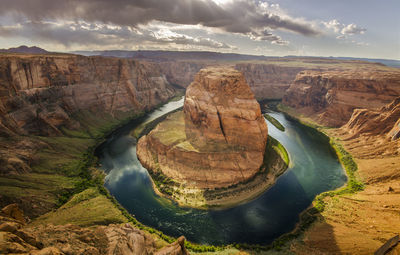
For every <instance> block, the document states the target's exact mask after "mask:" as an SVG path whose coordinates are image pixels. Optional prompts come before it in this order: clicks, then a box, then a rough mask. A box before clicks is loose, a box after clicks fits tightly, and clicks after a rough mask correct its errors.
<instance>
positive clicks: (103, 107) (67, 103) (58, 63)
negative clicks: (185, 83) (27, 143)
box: [0, 54, 174, 136]
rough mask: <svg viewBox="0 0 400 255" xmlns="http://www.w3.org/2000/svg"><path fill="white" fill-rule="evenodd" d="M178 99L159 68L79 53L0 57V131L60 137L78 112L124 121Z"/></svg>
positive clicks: (74, 125) (72, 124) (74, 123)
mask: <svg viewBox="0 0 400 255" xmlns="http://www.w3.org/2000/svg"><path fill="white" fill-rule="evenodd" d="M173 95H174V89H173V88H172V87H171V86H170V85H169V83H168V81H167V80H166V78H165V76H164V75H163V74H162V72H161V69H160V67H159V66H158V65H157V64H154V63H147V62H139V61H135V60H127V59H116V58H105V57H84V56H78V55H63V54H59V55H36V56H35V55H32V56H17V55H15V56H7V55H5V56H2V57H0V133H1V134H2V135H12V134H24V135H27V134H34V135H45V136H48V135H59V134H61V132H60V128H61V127H66V128H68V129H79V122H78V121H76V120H74V119H73V118H72V116H73V115H74V114H75V113H89V114H93V115H96V116H99V117H100V116H102V115H104V114H107V115H110V116H111V117H112V118H120V117H122V116H124V114H125V113H127V112H131V113H132V112H140V111H144V110H149V109H152V108H153V107H154V106H156V105H157V104H160V103H162V102H165V101H166V100H167V99H168V98H170V97H171V96H173Z"/></svg>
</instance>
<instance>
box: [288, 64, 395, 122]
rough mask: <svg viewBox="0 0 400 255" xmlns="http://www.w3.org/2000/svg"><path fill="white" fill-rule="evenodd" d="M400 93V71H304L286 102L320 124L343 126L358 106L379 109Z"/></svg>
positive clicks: (291, 88)
mask: <svg viewBox="0 0 400 255" xmlns="http://www.w3.org/2000/svg"><path fill="white" fill-rule="evenodd" d="M399 95H400V71H399V70H397V69H393V70H392V71H380V72H374V71H360V72H354V71H343V72H337V71H326V72H317V71H303V72H301V73H299V74H298V75H297V77H296V79H295V81H294V82H293V83H292V84H291V86H290V87H289V89H288V90H287V91H286V93H285V96H284V97H283V103H284V104H285V105H288V106H290V107H293V108H295V109H296V111H297V112H299V113H302V114H305V115H306V116H311V117H312V118H314V119H315V120H316V121H318V122H319V123H320V124H323V125H326V126H333V127H339V126H342V125H343V124H345V123H346V122H347V121H348V120H349V119H350V117H351V115H352V113H353V110H354V109H357V108H365V109H377V108H380V107H382V106H384V105H386V104H388V103H390V102H391V101H392V100H394V99H395V98H396V97H398V96H399Z"/></svg>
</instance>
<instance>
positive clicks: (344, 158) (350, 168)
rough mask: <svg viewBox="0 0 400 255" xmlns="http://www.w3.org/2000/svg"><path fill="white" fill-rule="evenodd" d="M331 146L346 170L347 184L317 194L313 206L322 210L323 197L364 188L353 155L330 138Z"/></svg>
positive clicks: (323, 206) (323, 207)
mask: <svg viewBox="0 0 400 255" xmlns="http://www.w3.org/2000/svg"><path fill="white" fill-rule="evenodd" d="M330 144H331V146H332V147H333V148H334V149H335V151H336V154H337V156H338V158H339V161H340V163H341V164H342V165H343V167H344V169H345V170H346V174H347V178H348V180H347V185H346V186H344V187H343V188H340V189H338V190H334V191H327V192H324V193H321V194H319V195H318V196H317V197H316V198H315V200H314V207H315V208H316V209H317V210H318V211H319V212H322V211H324V209H325V202H324V198H325V197H328V196H329V197H333V196H336V195H343V194H352V193H355V192H358V191H361V190H363V189H364V187H365V186H364V183H363V182H362V181H361V180H360V179H359V177H358V176H357V175H356V171H357V169H358V168H357V164H356V162H355V161H354V160H353V157H352V156H351V155H350V153H348V152H347V151H346V150H345V149H344V148H343V146H342V145H341V144H340V143H339V142H338V141H336V140H334V139H332V138H331V139H330Z"/></svg>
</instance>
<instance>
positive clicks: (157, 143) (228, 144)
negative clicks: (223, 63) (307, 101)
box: [137, 68, 268, 189]
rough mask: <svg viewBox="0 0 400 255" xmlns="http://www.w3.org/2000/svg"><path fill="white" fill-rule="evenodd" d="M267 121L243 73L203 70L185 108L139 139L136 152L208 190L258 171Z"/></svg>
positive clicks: (188, 93) (170, 173) (157, 168)
mask: <svg viewBox="0 0 400 255" xmlns="http://www.w3.org/2000/svg"><path fill="white" fill-rule="evenodd" d="M267 136H268V131H267V125H266V123H265V120H264V118H263V116H262V115H261V110H260V106H259V104H258V103H257V101H256V100H255V98H254V95H253V93H252V92H251V90H250V88H249V86H248V85H247V84H246V82H245V80H244V77H243V75H242V74H241V73H240V72H238V71H236V70H234V69H227V68H207V69H202V70H201V71H200V72H199V73H198V74H197V75H196V77H195V80H194V82H193V83H192V84H191V85H190V86H189V87H188V89H187V91H186V98H185V104H184V111H183V112H177V113H174V114H172V115H170V116H169V117H168V118H167V119H166V120H165V121H164V122H162V123H160V124H159V125H158V126H157V127H156V128H155V129H154V130H153V131H152V132H150V133H149V134H148V135H147V136H144V137H142V138H141V139H140V140H139V143H138V146H137V155H138V157H139V159H140V161H141V163H142V164H143V165H144V166H145V167H146V168H147V169H149V170H150V171H156V172H157V171H161V172H162V173H163V174H164V175H166V176H168V177H170V178H172V179H173V180H177V181H179V183H183V184H185V185H186V186H187V187H194V188H201V189H208V188H220V187H227V186H230V185H232V184H236V183H239V182H242V181H245V180H247V179H249V178H251V177H252V176H254V175H255V174H256V173H257V171H258V170H259V168H260V166H261V164H262V163H263V156H264V151H265V146H266V141H267Z"/></svg>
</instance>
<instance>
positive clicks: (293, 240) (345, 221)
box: [277, 106, 400, 254]
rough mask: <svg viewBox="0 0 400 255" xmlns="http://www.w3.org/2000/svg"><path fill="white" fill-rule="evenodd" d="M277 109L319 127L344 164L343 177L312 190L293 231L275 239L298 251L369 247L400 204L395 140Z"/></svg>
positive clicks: (383, 234) (387, 232) (394, 221)
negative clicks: (331, 186)
mask: <svg viewBox="0 0 400 255" xmlns="http://www.w3.org/2000/svg"><path fill="white" fill-rule="evenodd" d="M280 109H281V110H283V111H284V112H286V113H288V114H290V115H291V116H294V117H295V118H297V119H299V120H300V121H301V122H302V123H305V124H306V125H308V126H311V127H312V128H319V129H322V131H323V133H325V135H327V136H328V137H329V138H330V143H331V145H332V147H333V148H334V149H335V151H336V153H337V155H338V158H339V160H340V162H341V163H342V164H343V166H344V168H345V169H346V173H347V177H348V182H347V184H346V185H345V186H344V187H342V188H339V189H338V190H335V191H329V192H325V193H322V194H320V195H319V196H317V197H316V198H315V199H314V202H313V205H312V207H310V208H309V209H307V210H306V211H305V212H304V213H303V214H302V215H301V218H304V220H302V223H299V225H298V227H297V228H296V230H297V235H291V234H289V235H284V236H283V237H282V238H281V241H279V239H278V240H277V242H279V243H278V245H279V246H280V247H283V248H284V249H286V250H291V251H293V252H296V253H299V254H312V253H321V252H327V253H357V254H371V253H373V252H374V251H375V250H377V249H378V248H379V247H380V246H381V245H382V244H383V243H385V242H386V240H388V239H390V238H392V237H393V236H395V235H396V234H397V232H398V229H399V228H400V226H399V225H400V224H399V220H400V217H399V215H398V214H397V213H396V212H397V211H399V210H400V196H399V193H398V192H399V191H400V186H398V181H399V178H400V176H399V175H398V174H396V169H397V171H398V170H400V158H399V157H398V156H396V155H397V154H398V151H399V149H400V145H399V142H393V141H392V142H390V143H388V142H384V140H386V138H385V137H380V136H359V137H354V136H350V135H349V134H348V133H347V131H346V130H343V129H341V128H321V127H319V126H318V125H317V124H316V123H314V122H312V121H311V119H309V118H304V117H302V116H301V115H298V114H296V113H295V110H294V109H291V108H288V107H282V106H281V108H280ZM396 153H397V154H396ZM389 219H390V220H389ZM360 233H362V234H360ZM292 234H293V233H292Z"/></svg>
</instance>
